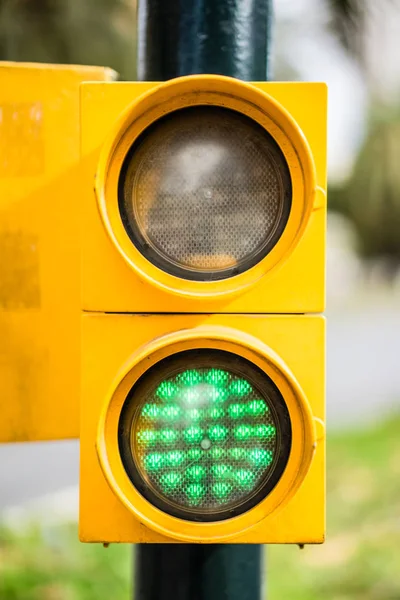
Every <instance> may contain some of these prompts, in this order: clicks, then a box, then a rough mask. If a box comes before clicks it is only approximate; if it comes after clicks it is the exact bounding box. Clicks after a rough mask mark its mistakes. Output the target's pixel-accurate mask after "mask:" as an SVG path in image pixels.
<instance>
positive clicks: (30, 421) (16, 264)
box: [0, 63, 114, 442]
mask: <svg viewBox="0 0 400 600" xmlns="http://www.w3.org/2000/svg"><path fill="white" fill-rule="evenodd" d="M112 78H114V73H113V71H111V70H110V69H103V68H98V67H74V66H54V65H37V64H24V63H19V64H18V63H0V382H1V385H0V390H1V391H0V406H1V419H0V441H2V442H15V441H24V440H45V439H59V438H71V437H78V435H79V417H78V414H79V344H80V338H79V336H80V330H79V306H80V297H79V245H78V239H79V235H78V230H79V215H78V211H77V210H76V209H77V207H78V206H79V198H80V197H79V186H78V185H77V174H78V170H79V158H80V126H79V86H80V83H81V82H82V81H104V80H107V79H112Z"/></svg>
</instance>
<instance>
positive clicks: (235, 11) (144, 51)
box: [133, 0, 272, 600]
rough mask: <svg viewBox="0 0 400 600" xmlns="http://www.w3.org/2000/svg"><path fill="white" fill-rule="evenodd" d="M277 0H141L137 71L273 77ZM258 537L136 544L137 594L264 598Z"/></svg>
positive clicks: (154, 76)
mask: <svg viewBox="0 0 400 600" xmlns="http://www.w3.org/2000/svg"><path fill="white" fill-rule="evenodd" d="M271 17H272V0H139V11H138V79H139V80H141V81H165V80H167V79H172V78H173V77H178V76H181V75H191V74H196V73H199V74H200V73H213V74H219V75H228V76H231V77H237V78H238V79H242V80H244V81H265V80H267V79H268V66H269V64H268V63H269V61H268V59H269V51H270V32H271ZM263 572H264V568H263V552H262V547H261V546H259V545H242V544H238V545H235V544H206V545H200V544H141V545H137V546H136V560H135V578H134V596H133V597H134V600H170V599H171V598H173V599H174V600H259V599H260V598H261V596H262V591H263V590H262V588H263V585H262V584H263V581H262V574H263Z"/></svg>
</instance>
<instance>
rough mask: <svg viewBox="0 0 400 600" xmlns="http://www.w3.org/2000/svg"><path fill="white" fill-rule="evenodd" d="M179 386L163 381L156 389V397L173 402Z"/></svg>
mask: <svg viewBox="0 0 400 600" xmlns="http://www.w3.org/2000/svg"><path fill="white" fill-rule="evenodd" d="M178 390H179V388H178V386H177V385H176V383H173V382H172V381H163V382H162V383H160V385H159V386H158V388H157V389H156V395H157V396H158V397H159V398H162V399H163V400H171V399H172V398H175V396H176V394H177V393H178Z"/></svg>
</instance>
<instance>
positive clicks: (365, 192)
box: [330, 113, 400, 276]
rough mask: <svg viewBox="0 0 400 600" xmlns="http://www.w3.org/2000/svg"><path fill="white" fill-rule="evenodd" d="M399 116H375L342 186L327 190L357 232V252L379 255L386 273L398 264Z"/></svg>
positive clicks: (368, 255) (396, 267)
mask: <svg viewBox="0 0 400 600" xmlns="http://www.w3.org/2000/svg"><path fill="white" fill-rule="evenodd" d="M399 164H400V118H399V114H398V113H395V114H392V115H387V114H386V115H384V116H379V117H376V118H375V119H374V120H373V122H372V124H371V126H370V129H369V134H368V135H367V137H366V139H365V141H364V144H363V147H362V149H361V152H360V153H359V156H358V158H357V161H356V164H355V167H354V170H353V174H352V176H351V177H350V179H349V181H348V182H347V183H346V185H345V186H344V187H343V188H342V189H335V190H331V195H330V200H331V204H332V205H333V208H334V209H336V210H338V211H340V212H342V213H344V214H345V215H347V216H348V217H349V218H350V219H351V220H352V222H353V223H354V225H355V226H356V229H357V231H358V233H359V234H360V251H361V254H362V255H363V256H364V257H365V258H368V259H371V258H377V257H378V258H380V259H382V261H383V262H384V264H385V266H386V269H387V274H388V275H389V276H390V275H392V274H394V273H395V272H396V270H397V269H398V266H399V265H400V169H399Z"/></svg>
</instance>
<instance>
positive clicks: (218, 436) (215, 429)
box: [208, 425, 228, 442]
mask: <svg viewBox="0 0 400 600" xmlns="http://www.w3.org/2000/svg"><path fill="white" fill-rule="evenodd" d="M208 435H209V437H210V440H212V441H213V442H221V441H222V440H224V439H225V438H226V436H227V435H228V429H227V427H223V426H222V425H213V426H212V427H210V428H209V430H208Z"/></svg>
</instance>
